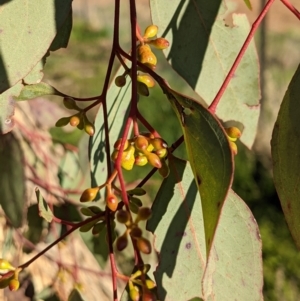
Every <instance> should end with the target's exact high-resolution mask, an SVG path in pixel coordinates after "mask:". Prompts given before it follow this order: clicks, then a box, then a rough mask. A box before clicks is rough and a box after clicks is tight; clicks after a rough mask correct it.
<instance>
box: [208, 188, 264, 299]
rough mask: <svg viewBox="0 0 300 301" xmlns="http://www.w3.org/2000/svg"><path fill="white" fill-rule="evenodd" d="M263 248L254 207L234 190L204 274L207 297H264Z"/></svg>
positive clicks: (225, 206) (224, 209)
mask: <svg viewBox="0 0 300 301" xmlns="http://www.w3.org/2000/svg"><path fill="white" fill-rule="evenodd" d="M261 249H262V243H261V237H260V233H259V230H258V226H257V223H256V220H255V218H254V216H253V215H252V212H251V210H250V209H249V208H248V206H247V205H246V204H245V203H244V202H243V200H242V199H241V198H240V197H239V196H238V195H236V194H235V193H234V192H233V191H232V190H231V191H230V193H229V195H228V197H227V199H226V201H225V204H224V207H223V209H222V213H221V217H220V223H219V225H218V229H217V232H216V238H215V241H214V244H213V246H212V252H211V253H210V256H209V258H208V264H207V266H206V270H205V273H204V277H203V292H204V300H207V301H212V300H214V301H218V300H220V301H223V300H243V301H256V300H263V296H262V288H263V269H262V251H261Z"/></svg>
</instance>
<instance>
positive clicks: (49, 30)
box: [0, 0, 72, 92]
mask: <svg viewBox="0 0 300 301" xmlns="http://www.w3.org/2000/svg"><path fill="white" fill-rule="evenodd" d="M71 3H72V1H71V0H65V1H55V0H41V1H38V2H32V1H29V0H25V1H24V0H14V1H9V2H7V3H6V4H4V5H2V6H1V9H0V29H1V35H0V45H1V46H0V48H1V61H0V62H1V63H2V64H1V63H0V92H2V91H5V90H7V89H8V88H9V87H10V86H13V85H15V84H16V83H17V82H18V81H20V80H21V79H23V78H24V77H25V76H26V75H27V74H28V73H29V72H30V71H31V70H32V69H33V68H34V66H36V65H37V63H38V62H39V61H40V60H41V59H42V58H43V56H44V55H45V54H46V53H47V51H48V49H49V47H50V44H51V43H52V41H53V39H54V37H55V36H56V34H57V32H58V31H59V28H60V27H61V26H62V24H63V23H64V21H65V20H66V18H67V16H68V14H69V12H70V9H71ZM12 24H13V26H12Z"/></svg>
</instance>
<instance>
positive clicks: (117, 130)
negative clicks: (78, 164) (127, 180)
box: [90, 68, 131, 187]
mask: <svg viewBox="0 0 300 301" xmlns="http://www.w3.org/2000/svg"><path fill="white" fill-rule="evenodd" d="M123 72H124V70H123V69H122V68H120V69H119V71H118V72H117V74H116V75H115V77H114V78H113V80H112V83H111V86H110V88H109V90H108V94H107V97H106V99H107V112H108V125H109V139H110V140H109V145H110V154H109V155H111V154H112V152H113V149H114V148H113V146H114V143H115V142H116V140H117V139H118V138H120V137H121V136H122V132H123V128H124V124H123V121H124V120H126V116H127V115H128V112H129V104H130V100H131V82H130V79H129V78H127V81H126V84H125V86H124V87H122V88H119V87H117V86H116V85H115V83H114V79H115V78H116V77H117V76H119V75H121V74H123ZM101 110H102V106H101ZM95 128H96V133H95V135H94V136H93V137H91V139H90V165H91V178H92V184H91V186H92V187H95V186H99V185H101V184H103V183H104V182H105V181H106V180H107V162H106V156H107V154H106V150H105V145H106V141H105V133H104V124H103V112H102V111H99V112H98V114H97V116H96V119H95Z"/></svg>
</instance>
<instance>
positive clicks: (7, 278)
mask: <svg viewBox="0 0 300 301" xmlns="http://www.w3.org/2000/svg"><path fill="white" fill-rule="evenodd" d="M20 271H21V269H16V268H15V267H13V266H12V265H11V264H10V263H9V262H8V261H7V260H5V259H2V258H0V288H6V287H8V288H9V289H10V290H11V291H16V290H18V288H19V286H20V282H19V273H20Z"/></svg>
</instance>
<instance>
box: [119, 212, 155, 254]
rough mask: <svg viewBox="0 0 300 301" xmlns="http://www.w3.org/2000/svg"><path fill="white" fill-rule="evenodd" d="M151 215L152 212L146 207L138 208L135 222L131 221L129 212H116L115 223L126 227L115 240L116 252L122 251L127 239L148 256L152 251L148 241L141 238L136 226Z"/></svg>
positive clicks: (139, 230) (139, 229) (138, 228)
mask: <svg viewBox="0 0 300 301" xmlns="http://www.w3.org/2000/svg"><path fill="white" fill-rule="evenodd" d="M151 215H152V211H151V209H150V208H148V207H140V208H139V209H138V211H137V216H136V218H135V221H134V222H133V221H132V217H131V214H130V212H128V211H127V210H123V209H121V210H118V212H117V214H116V218H117V221H118V222H119V223H121V224H124V225H125V226H126V230H125V232H124V233H123V234H122V235H121V236H119V237H118V238H117V241H116V247H117V250H118V251H123V250H124V249H125V248H126V247H127V245H128V237H129V235H130V237H131V239H132V240H133V241H134V244H135V246H136V248H137V249H138V250H139V251H140V252H142V253H144V254H150V253H151V251H152V247H151V243H150V241H149V240H148V239H147V238H145V237H143V231H142V229H141V228H140V227H139V226H138V223H139V222H140V221H145V220H148V219H149V218H150V217H151Z"/></svg>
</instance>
